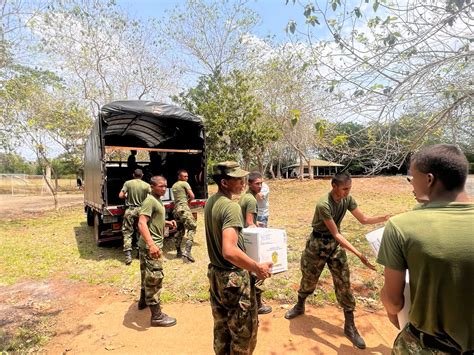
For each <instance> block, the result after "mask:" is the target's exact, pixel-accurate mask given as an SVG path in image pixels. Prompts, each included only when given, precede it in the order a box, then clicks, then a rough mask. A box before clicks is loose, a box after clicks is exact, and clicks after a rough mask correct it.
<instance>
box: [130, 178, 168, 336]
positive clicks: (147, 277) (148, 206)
mask: <svg viewBox="0 0 474 355" xmlns="http://www.w3.org/2000/svg"><path fill="white" fill-rule="evenodd" d="M150 186H151V194H149V195H148V196H147V198H146V199H145V201H143V206H142V207H141V208H140V211H139V218H138V229H139V231H140V240H139V241H138V247H139V248H140V275H141V290H140V300H139V301H138V309H144V308H146V307H147V306H148V307H149V308H150V312H151V319H150V325H151V326H152V327H171V326H173V325H175V324H176V318H173V317H170V316H168V315H167V314H165V313H163V312H162V310H161V302H160V295H161V288H162V285H163V278H164V274H163V253H162V249H163V238H164V233H165V226H169V227H171V228H175V227H176V222H175V221H166V219H165V214H166V211H165V207H164V206H163V202H162V201H161V197H162V196H163V195H164V194H165V192H166V188H167V182H166V179H165V178H164V177H163V176H153V177H152V178H151V179H150Z"/></svg>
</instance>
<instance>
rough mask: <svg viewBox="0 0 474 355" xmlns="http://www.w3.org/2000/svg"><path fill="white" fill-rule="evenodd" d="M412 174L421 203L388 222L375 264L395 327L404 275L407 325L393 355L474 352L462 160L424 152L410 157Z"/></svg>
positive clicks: (472, 262)
mask: <svg viewBox="0 0 474 355" xmlns="http://www.w3.org/2000/svg"><path fill="white" fill-rule="evenodd" d="M410 172H411V174H412V176H413V177H412V179H411V184H412V185H413V192H414V194H415V197H416V199H417V200H418V201H423V202H424V203H423V204H421V205H417V206H416V207H415V208H414V209H413V210H412V211H409V212H406V213H403V214H400V215H398V216H395V217H393V218H391V219H390V221H389V222H388V223H387V225H386V226H385V230H384V234H383V238H382V244H381V246H380V251H379V254H378V258H377V262H378V263H380V264H382V265H384V266H385V271H384V278H385V284H384V286H383V288H382V290H381V293H380V296H381V299H382V302H383V304H384V306H385V309H386V310H387V314H388V317H389V319H390V321H391V322H392V323H393V324H394V325H395V326H396V327H397V328H399V325H398V319H397V313H398V312H399V311H400V310H401V309H402V308H403V305H404V303H405V301H406V300H405V298H404V295H403V289H404V285H405V272H406V271H407V270H408V271H409V273H410V295H411V296H410V298H411V307H410V312H409V317H408V318H409V319H408V320H409V322H408V324H407V325H406V326H405V327H404V328H403V329H402V330H401V332H400V334H399V335H398V336H397V338H396V339H395V342H394V345H393V351H392V354H440V353H443V354H444V353H449V354H461V353H472V352H473V351H474V322H473V314H474V287H473V286H472V275H474V258H473V254H474V253H473V252H474V232H473V230H474V203H472V202H470V201H469V197H468V195H467V193H466V191H465V183H466V179H467V172H468V162H467V159H466V157H465V156H464V154H463V153H462V152H461V151H460V149H459V148H458V147H456V146H454V145H450V144H439V145H434V146H428V147H425V148H423V149H421V150H420V151H419V152H417V153H415V154H414V155H413V157H412V159H411V164H410Z"/></svg>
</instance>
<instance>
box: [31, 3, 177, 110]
mask: <svg viewBox="0 0 474 355" xmlns="http://www.w3.org/2000/svg"><path fill="white" fill-rule="evenodd" d="M31 27H32V30H33V32H34V34H35V35H36V36H38V37H39V39H40V41H39V49H40V50H41V51H43V52H46V53H47V54H48V55H49V58H48V59H50V58H52V59H53V61H52V63H54V68H50V69H51V70H52V71H53V70H54V71H55V73H57V74H58V75H60V76H61V77H62V78H63V79H64V80H65V82H66V83H67V86H68V87H69V88H70V89H71V90H73V92H72V94H73V95H74V96H75V97H77V98H80V99H82V100H86V101H88V102H89V103H90V104H91V112H93V113H97V111H98V109H99V108H100V106H102V105H103V104H105V103H107V102H109V101H113V100H124V99H153V100H157V99H159V98H165V97H166V96H167V95H169V94H171V93H174V92H175V79H176V77H177V75H178V73H177V71H176V70H174V68H173V66H172V65H171V64H169V65H167V64H166V61H165V57H164V55H163V53H164V52H166V46H165V45H162V44H161V42H159V41H157V40H156V39H155V36H154V34H155V33H157V32H158V30H157V28H156V24H155V23H154V22H153V21H149V22H147V23H145V24H143V23H141V22H139V21H136V20H133V19H130V18H129V17H128V16H127V15H126V14H125V13H124V12H123V11H121V10H120V8H118V7H117V5H116V4H115V2H114V1H107V2H105V1H95V0H69V1H61V0H57V1H54V2H53V3H52V4H51V5H50V6H48V8H47V9H46V10H45V11H42V12H40V13H39V14H38V15H37V16H36V17H35V20H34V21H33V23H32V26H31ZM57 63H61V64H60V65H59V66H58V65H56V64H57ZM43 67H45V68H49V67H48V63H43Z"/></svg>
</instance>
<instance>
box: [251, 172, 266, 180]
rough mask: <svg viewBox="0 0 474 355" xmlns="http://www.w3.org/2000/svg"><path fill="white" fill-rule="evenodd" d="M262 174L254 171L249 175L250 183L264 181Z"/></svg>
mask: <svg viewBox="0 0 474 355" xmlns="http://www.w3.org/2000/svg"><path fill="white" fill-rule="evenodd" d="M262 178H263V177H262V174H260V172H259V171H252V172H251V173H250V174H249V177H248V180H249V182H254V181H255V180H257V179H262Z"/></svg>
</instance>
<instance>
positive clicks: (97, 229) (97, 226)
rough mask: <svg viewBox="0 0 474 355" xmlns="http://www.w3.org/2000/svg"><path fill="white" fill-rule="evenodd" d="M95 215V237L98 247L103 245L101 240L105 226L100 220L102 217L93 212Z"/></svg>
mask: <svg viewBox="0 0 474 355" xmlns="http://www.w3.org/2000/svg"><path fill="white" fill-rule="evenodd" d="M93 213H94V237H95V243H96V244H97V246H100V244H101V243H102V242H101V240H100V233H101V232H102V231H103V229H104V224H103V223H102V220H101V218H100V215H99V213H97V212H96V211H94V212H93Z"/></svg>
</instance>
